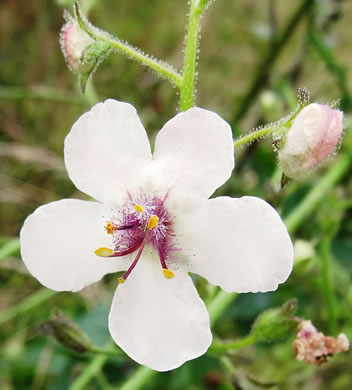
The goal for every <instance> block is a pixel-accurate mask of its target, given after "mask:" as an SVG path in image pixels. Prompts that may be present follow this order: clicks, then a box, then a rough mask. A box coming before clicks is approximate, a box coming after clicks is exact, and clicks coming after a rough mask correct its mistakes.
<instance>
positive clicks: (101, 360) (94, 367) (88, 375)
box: [69, 341, 115, 390]
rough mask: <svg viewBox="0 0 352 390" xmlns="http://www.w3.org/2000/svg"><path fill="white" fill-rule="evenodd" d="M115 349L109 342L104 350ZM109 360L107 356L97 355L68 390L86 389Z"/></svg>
mask: <svg viewBox="0 0 352 390" xmlns="http://www.w3.org/2000/svg"><path fill="white" fill-rule="evenodd" d="M110 348H115V346H114V343H113V341H109V342H108V343H107V344H106V346H105V348H104V349H110ZM108 359H109V356H108V355H107V354H99V355H97V356H95V357H94V359H92V360H91V362H90V363H89V364H88V365H87V366H86V368H85V369H84V371H83V372H82V373H81V374H80V375H79V377H78V378H77V379H76V380H75V381H74V382H73V383H72V385H71V386H70V387H69V390H84V389H86V388H87V385H88V383H89V382H90V381H91V380H92V378H94V377H95V376H96V375H97V374H98V373H99V372H100V370H101V369H102V368H103V366H104V364H105V363H106V361H107V360H108Z"/></svg>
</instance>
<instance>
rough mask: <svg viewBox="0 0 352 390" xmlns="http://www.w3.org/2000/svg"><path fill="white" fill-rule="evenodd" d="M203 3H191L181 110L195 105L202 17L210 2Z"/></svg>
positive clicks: (195, 1) (195, 0)
mask: <svg viewBox="0 0 352 390" xmlns="http://www.w3.org/2000/svg"><path fill="white" fill-rule="evenodd" d="M201 3H202V4H199V2H198V0H191V4H190V11H189V18H188V26H187V37H186V46H185V59H184V65H183V76H182V84H181V87H180V109H181V111H186V110H188V109H189V108H191V107H193V106H194V87H195V81H196V62H197V49H198V34H199V27H200V18H201V16H202V13H203V11H204V7H205V6H206V4H207V3H208V2H207V1H202V2H201Z"/></svg>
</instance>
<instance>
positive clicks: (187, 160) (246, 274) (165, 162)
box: [21, 100, 293, 371]
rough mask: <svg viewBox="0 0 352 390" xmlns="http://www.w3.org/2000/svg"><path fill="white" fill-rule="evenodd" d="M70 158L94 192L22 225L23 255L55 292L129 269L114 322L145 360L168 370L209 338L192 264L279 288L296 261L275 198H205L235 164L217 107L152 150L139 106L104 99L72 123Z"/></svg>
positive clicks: (254, 285)
mask: <svg viewBox="0 0 352 390" xmlns="http://www.w3.org/2000/svg"><path fill="white" fill-rule="evenodd" d="M65 163H66V167H67V171H68V174H69V176H70V178H71V180H72V181H73V182H74V184H75V185H76V186H77V188H79V189H80V190H81V191H83V192H85V193H87V194H88V195H90V196H92V197H93V198H95V199H97V200H98V202H88V201H82V200H73V199H64V200H61V201H57V202H53V203H50V204H48V205H45V206H42V207H39V208H38V209H37V210H36V211H35V212H34V213H33V214H32V215H30V216H29V217H28V218H27V220H26V221H25V223H24V226H23V228H22V231H21V251H22V257H23V260H24V262H25V264H26V266H27V268H28V270H29V271H30V272H31V273H32V274H33V275H34V276H35V277H36V278H37V279H38V280H39V281H40V282H41V283H42V284H43V285H45V286H47V287H49V288H51V289H54V290H57V291H78V290H80V289H82V288H84V287H85V286H87V285H89V284H91V283H93V282H96V281H98V280H99V279H101V278H102V277H103V276H104V275H105V274H107V273H112V272H118V271H126V270H127V272H126V273H125V274H124V275H123V276H122V277H121V278H120V284H119V285H118V287H117V289H116V293H115V297H114V300H113V303H112V308H111V311H110V315H109V329H110V333H111V335H112V337H113V339H114V340H115V342H116V343H117V344H118V345H119V346H120V347H121V348H122V349H123V350H124V351H125V352H126V353H127V354H128V355H129V356H130V357H131V358H132V359H134V360H136V361H137V362H138V363H140V364H144V365H146V366H148V367H150V368H153V369H155V370H159V371H167V370H171V369H174V368H176V367H178V366H180V365H181V364H183V363H184V362H185V361H187V360H190V359H194V358H196V357H198V356H200V355H202V354H204V353H205V352H206V350H207V349H208V347H209V345H210V343H211V340H212V337H211V332H210V326H209V317H208V313H207V310H206V307H205V305H204V303H203V302H202V301H201V299H200V298H199V296H198V293H197V291H196V289H195V287H194V285H193V282H192V279H191V278H190V276H189V275H188V272H194V273H197V274H199V275H201V276H203V277H205V278H206V279H208V281H209V282H210V283H213V284H216V285H219V286H220V287H221V288H223V289H224V290H226V291H228V292H232V291H236V292H257V291H269V290H275V289H276V288H277V286H278V284H279V283H282V282H284V281H285V280H286V278H287V277H288V275H289V273H290V272H291V268H292V261H293V249H292V244H291V241H290V238H289V236H288V233H287V230H286V228H285V226H284V224H283V222H282V221H281V219H280V217H279V215H278V214H277V212H276V211H275V210H274V209H273V208H272V207H271V206H270V205H269V204H267V203H266V202H264V201H263V200H261V199H258V198H255V197H243V198H240V199H232V198H229V197H219V198H216V199H210V200H208V198H209V196H210V195H211V194H212V193H213V192H214V191H215V189H216V188H217V187H219V186H220V185H222V184H223V183H224V182H225V181H226V180H227V179H228V178H229V177H230V175H231V172H232V169H233V167H234V153H233V141H232V135H231V129H230V126H229V125H228V124H227V123H226V122H225V121H224V120H222V119H221V118H220V117H219V116H218V115H216V114H214V113H212V112H210V111H207V110H203V109H200V108H192V109H190V110H188V111H186V112H183V113H180V114H178V115H176V117H175V118H173V119H171V120H170V121H169V122H167V123H166V125H165V126H164V127H163V129H162V130H161V131H160V133H159V134H158V136H157V138H156V142H155V151H154V155H153V156H152V154H151V150H150V146H149V142H148V137H147V134H146V132H145V130H144V128H143V126H142V124H141V122H140V121H139V119H138V116H137V114H136V111H135V109H134V108H133V107H132V106H131V105H129V104H127V103H121V102H117V101H114V100H108V101H106V102H105V103H99V104H97V105H96V106H94V107H93V108H92V110H91V111H90V112H88V113H86V114H84V115H82V116H81V117H80V118H79V119H78V121H77V122H76V123H75V124H74V126H73V127H72V130H71V132H70V133H69V135H68V136H67V138H66V141H65ZM126 254H127V255H126ZM123 255H124V256H123ZM99 256H103V257H99Z"/></svg>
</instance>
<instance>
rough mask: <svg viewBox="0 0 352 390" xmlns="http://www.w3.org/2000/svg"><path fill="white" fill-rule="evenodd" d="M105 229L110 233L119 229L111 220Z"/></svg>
mask: <svg viewBox="0 0 352 390" xmlns="http://www.w3.org/2000/svg"><path fill="white" fill-rule="evenodd" d="M105 229H106V232H107V233H108V234H113V233H114V231H115V230H118V227H117V226H116V225H115V224H114V223H112V222H111V221H109V222H107V223H106V226H105Z"/></svg>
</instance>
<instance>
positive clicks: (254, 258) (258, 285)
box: [175, 197, 293, 292]
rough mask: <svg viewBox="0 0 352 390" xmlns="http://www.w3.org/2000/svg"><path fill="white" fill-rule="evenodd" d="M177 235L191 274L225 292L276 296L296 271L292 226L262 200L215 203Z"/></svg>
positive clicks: (201, 210) (186, 222) (181, 225)
mask: <svg viewBox="0 0 352 390" xmlns="http://www.w3.org/2000/svg"><path fill="white" fill-rule="evenodd" d="M176 229H177V230H176ZM175 231H177V233H179V237H178V238H179V245H180V246H181V247H182V250H183V251H184V253H185V254H186V255H188V257H189V262H190V263H189V269H190V271H191V272H195V273H198V274H199V275H201V276H203V277H205V278H206V279H207V280H208V281H209V282H210V283H212V284H215V285H219V286H220V287H221V288H223V289H224V290H225V291H228V292H258V291H262V292H264V291H272V290H275V289H276V288H277V286H278V284H279V283H283V282H284V281H285V280H286V279H287V277H288V276H289V274H290V272H291V270H292V265H293V248H292V243H291V240H290V237H289V235H288V233H287V230H286V227H285V225H284V223H283V222H282V220H281V218H280V216H279V215H278V213H277V212H276V210H275V209H274V208H272V207H271V206H270V205H269V204H268V203H266V202H264V201H263V200H261V199H259V198H255V197H243V198H240V199H232V198H229V197H219V198H216V199H211V200H209V201H206V202H204V203H203V205H202V206H200V207H199V208H198V209H196V210H195V211H194V212H193V213H189V215H188V216H187V215H184V216H183V218H182V219H179V221H178V223H177V226H175Z"/></svg>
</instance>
